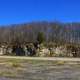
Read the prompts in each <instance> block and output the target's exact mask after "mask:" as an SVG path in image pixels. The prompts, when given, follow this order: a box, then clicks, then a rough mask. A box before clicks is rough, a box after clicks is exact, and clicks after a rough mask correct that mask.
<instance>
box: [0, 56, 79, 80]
mask: <svg viewBox="0 0 80 80" xmlns="http://www.w3.org/2000/svg"><path fill="white" fill-rule="evenodd" d="M0 80H80V61H64V60H63V61H61V60H60V61H59V60H55V61H54V60H53V61H50V60H47V61H46V60H28V59H17V58H0Z"/></svg>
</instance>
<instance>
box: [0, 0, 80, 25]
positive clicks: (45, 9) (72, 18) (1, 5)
mask: <svg viewBox="0 0 80 80" xmlns="http://www.w3.org/2000/svg"><path fill="white" fill-rule="evenodd" d="M55 20H57V21H60V22H80V0H0V25H7V24H17V23H25V22H32V21H55Z"/></svg>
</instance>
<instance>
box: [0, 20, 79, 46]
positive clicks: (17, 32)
mask: <svg viewBox="0 0 80 80" xmlns="http://www.w3.org/2000/svg"><path fill="white" fill-rule="evenodd" d="M39 33H41V34H40V35H39ZM39 36H43V37H44V40H45V42H47V43H48V42H55V43H63V42H64V43H67V42H69V43H78V44H79V43H80V23H60V22H47V21H43V22H32V23H25V24H14V25H8V26H0V43H3V42H7V43H13V42H14V43H15V42H20V43H24V42H36V41H37V40H40V39H39V38H40V37H39Z"/></svg>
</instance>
